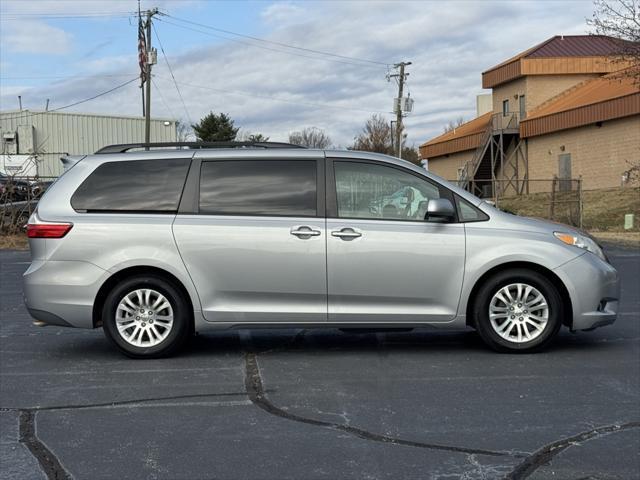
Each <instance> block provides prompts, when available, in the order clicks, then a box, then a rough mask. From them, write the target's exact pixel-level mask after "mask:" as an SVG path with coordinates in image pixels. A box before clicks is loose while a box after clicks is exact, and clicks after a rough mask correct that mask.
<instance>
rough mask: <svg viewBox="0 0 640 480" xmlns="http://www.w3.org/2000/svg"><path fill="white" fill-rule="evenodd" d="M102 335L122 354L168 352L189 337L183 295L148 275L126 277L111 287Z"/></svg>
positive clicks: (161, 354) (159, 354)
mask: <svg viewBox="0 0 640 480" xmlns="http://www.w3.org/2000/svg"><path fill="white" fill-rule="evenodd" d="M102 321H103V328H104V332H105V335H106V336H107V338H108V339H109V340H111V341H112V342H113V343H114V344H115V346H116V347H117V348H118V349H119V350H120V351H121V352H122V353H124V354H125V355H127V356H129V357H132V358H158V357H165V356H168V355H171V354H172V353H174V352H176V351H177V350H178V349H179V348H180V347H182V345H183V344H184V343H185V341H186V339H187V338H188V336H189V332H190V330H189V325H190V321H191V315H190V312H189V304H188V302H187V301H186V299H185V298H184V295H183V294H182V293H181V292H180V291H179V290H178V289H177V288H176V287H175V286H174V285H173V284H172V283H170V282H168V281H166V280H165V279H163V278H161V277H157V276H152V275H140V276H135V277H131V278H128V279H126V280H124V281H122V282H121V283H119V284H118V285H116V287H115V288H114V289H113V290H111V292H110V293H109V295H108V296H107V298H106V299H105V303H104V308H103V311H102Z"/></svg>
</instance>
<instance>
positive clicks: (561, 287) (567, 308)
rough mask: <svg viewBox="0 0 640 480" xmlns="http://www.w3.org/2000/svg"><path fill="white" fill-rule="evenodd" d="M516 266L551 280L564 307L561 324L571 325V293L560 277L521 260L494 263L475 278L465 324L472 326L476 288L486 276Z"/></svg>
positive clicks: (540, 266)
mask: <svg viewBox="0 0 640 480" xmlns="http://www.w3.org/2000/svg"><path fill="white" fill-rule="evenodd" d="M516 268H521V269H527V270H532V271H534V272H537V273H539V274H541V275H543V276H544V277H546V278H548V279H549V280H550V281H551V283H552V284H553V286H554V287H555V288H556V289H557V290H558V293H559V294H560V297H561V298H562V305H563V308H564V309H563V312H562V324H563V325H565V326H568V327H571V325H572V321H573V305H572V303H571V295H570V294H569V291H568V290H567V287H566V286H565V284H564V282H563V281H562V280H561V279H560V277H558V275H556V274H555V273H554V272H553V271H552V270H549V269H548V268H547V267H544V266H542V265H540V264H538V263H533V262H523V261H516V262H507V263H502V264H500V265H495V266H493V267H491V268H490V269H489V270H487V271H486V272H484V273H483V274H482V275H481V276H480V278H478V279H477V280H476V282H475V284H474V285H473V288H472V289H471V292H470V294H469V299H468V301H467V309H466V312H465V313H466V322H467V325H468V326H470V327H473V326H474V325H473V317H474V316H473V309H474V307H475V302H476V296H477V294H478V290H479V289H480V286H481V285H482V284H483V282H485V281H486V280H487V279H488V278H490V277H492V276H493V275H496V274H497V273H500V272H503V271H505V270H511V269H516Z"/></svg>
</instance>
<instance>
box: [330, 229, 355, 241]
mask: <svg viewBox="0 0 640 480" xmlns="http://www.w3.org/2000/svg"><path fill="white" fill-rule="evenodd" d="M331 236H332V237H338V238H342V239H345V240H349V239H352V238H358V237H361V236H362V234H361V233H360V232H356V231H355V230H354V229H353V228H343V229H342V230H335V231H333V232H331Z"/></svg>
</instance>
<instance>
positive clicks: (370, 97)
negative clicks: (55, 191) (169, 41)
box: [3, 2, 591, 146]
mask: <svg viewBox="0 0 640 480" xmlns="http://www.w3.org/2000/svg"><path fill="white" fill-rule="evenodd" d="M398 3H399V2H390V3H389V2H329V3H316V2H313V3H311V2H308V3H295V4H292V3H284V4H275V5H269V6H266V7H265V9H264V11H263V12H262V18H263V21H264V22H266V25H267V26H268V27H270V33H269V34H268V36H267V37H266V38H268V39H269V40H272V41H275V42H282V43H287V44H293V45H298V46H301V47H304V48H310V49H316V50H322V51H328V52H335V53H339V54H341V55H346V56H354V57H360V58H365V59H372V60H375V61H381V62H395V61H400V60H411V61H412V62H413V64H412V65H411V66H410V67H409V69H408V71H409V72H410V76H409V82H408V88H409V91H410V92H411V96H412V97H414V98H415V101H416V104H415V109H414V113H413V114H412V115H410V116H409V117H408V118H407V119H406V125H407V128H408V133H409V141H410V142H415V143H416V144H418V143H421V142H422V141H424V140H426V139H428V138H430V137H432V136H434V135H437V134H440V133H441V131H442V126H443V125H444V124H446V123H447V122H448V121H449V120H451V119H455V118H457V117H458V116H460V115H463V116H464V117H465V118H467V119H470V118H472V117H473V116H475V112H474V109H475V95H476V94H479V93H482V88H481V72H482V71H483V70H486V69H488V68H490V67H491V66H493V65H495V64H497V63H499V62H501V61H502V60H505V59H506V58H509V57H511V56H513V55H514V54H516V53H518V52H520V51H522V50H525V49H527V48H529V47H531V46H532V45H534V44H536V43H539V42H541V41H543V40H545V39H546V38H548V37H550V36H552V35H555V34H560V33H564V34H569V33H584V31H585V27H584V18H585V17H587V16H588V15H589V14H590V10H591V5H590V4H588V3H576V2H564V3H563V2H517V3H509V2H498V3H493V2H447V3H444V2H437V3H436V2H411V3H402V4H401V5H398ZM182 16H184V15H182ZM285 20H286V21H285ZM185 35H194V36H197V38H200V39H201V40H202V45H203V46H202V48H200V49H198V50H197V51H191V52H188V53H187V54H184V55H179V56H173V55H172V52H171V51H170V50H169V49H167V53H168V54H169V55H170V57H169V59H170V61H171V63H172V66H173V69H174V73H175V76H176V78H177V79H178V81H179V82H180V83H182V84H183V85H181V86H180V90H181V92H182V94H183V97H184V100H185V103H186V106H187V109H188V111H189V113H190V116H191V118H192V120H194V121H197V120H198V119H199V118H201V117H202V116H203V115H204V114H206V113H208V112H209V111H210V110H213V111H222V112H227V113H229V114H230V115H231V117H232V118H234V119H235V120H236V124H237V125H238V126H240V127H242V128H243V130H247V131H251V132H255V133H258V132H259V133H263V134H265V135H267V136H270V137H271V139H272V140H274V141H276V140H286V139H287V135H288V133H289V132H290V131H293V130H298V129H300V128H303V127H305V126H317V127H319V128H323V129H325V130H326V131H327V132H328V133H329V135H330V136H331V138H332V139H333V140H334V142H335V143H336V144H339V145H343V146H346V145H348V144H350V143H351V142H352V140H353V137H354V136H355V135H356V134H357V133H359V131H360V129H361V128H362V126H363V125H364V123H365V121H366V119H367V118H368V117H369V116H370V115H371V113H372V112H374V111H385V112H388V111H390V110H391V100H392V98H393V97H394V96H395V93H396V91H395V85H394V84H392V83H387V82H386V80H385V73H386V72H385V68H384V67H383V66H381V65H373V64H371V65H369V64H366V63H363V64H361V65H360V66H356V65H345V64H342V63H332V62H327V61H321V60H317V59H316V60H312V59H310V58H306V57H307V56H315V57H318V55H314V54H312V53H310V52H305V51H300V50H290V53H295V54H296V55H287V54H283V53H280V52H275V51H272V50H270V49H276V50H278V49H281V48H280V47H277V46H274V45H262V46H263V47H266V48H262V49H261V48H255V47H250V46H247V45H243V44H238V43H231V42H230V43H223V44H220V43H219V39H217V40H215V45H214V40H213V39H212V38H210V37H207V36H205V35H202V36H200V34H198V33H194V32H188V31H185ZM209 40H211V42H209ZM165 48H167V45H165ZM122 58H123V59H122V62H123V63H122V64H121V63H120V60H117V61H115V62H114V60H113V59H102V61H99V63H96V64H95V65H93V68H95V69H99V70H100V71H103V72H108V71H109V68H112V69H113V70H112V73H121V72H132V71H134V72H135V71H136V70H137V66H136V61H135V58H133V56H131V60H130V65H128V64H127V63H126V60H125V58H129V57H122ZM333 59H334V60H337V61H346V62H348V60H346V59H340V58H333ZM112 63H113V64H112ZM111 64H112V65H111ZM120 65H122V67H120ZM154 73H155V74H156V75H157V77H156V83H157V85H158V86H159V88H160V89H161V90H162V96H163V97H164V99H165V101H166V102H167V103H168V104H169V109H167V108H166V107H165V106H164V104H163V102H162V101H161V98H160V96H159V95H158V94H157V92H156V91H155V89H154V93H153V109H152V112H153V114H154V115H155V114H157V115H160V116H163V117H166V116H170V115H178V116H180V117H184V118H185V119H186V114H185V113H184V109H183V107H182V103H181V101H180V99H179V97H178V95H177V92H176V91H175V87H174V86H173V82H172V81H171V79H170V75H169V72H168V71H167V69H166V66H165V64H164V61H163V60H162V59H161V58H160V59H159V62H158V65H157V66H156V67H154ZM124 80H125V79H122V80H121V79H114V78H105V79H101V80H100V81H95V82H94V81H92V82H90V83H88V82H83V81H66V82H62V83H60V84H57V85H55V87H54V88H51V87H49V88H42V89H39V91H38V89H33V91H31V92H30V94H29V96H30V98H32V97H37V96H38V95H40V96H41V97H42V98H46V96H48V97H50V98H52V106H55V105H63V104H65V103H70V102H72V101H76V100H78V99H81V98H86V97H89V96H91V95H93V94H95V93H96V92H99V91H103V90H107V89H109V88H111V87H113V86H114V85H116V84H118V83H119V82H121V81H124ZM185 84H192V85H200V86H204V87H207V88H209V90H207V89H205V88H196V87H193V86H187V85H185ZM232 92H246V93H250V94H254V95H257V96H266V97H277V98H279V99H283V100H287V102H284V101H282V102H281V101H273V100H269V99H267V98H256V97H251V96H243V95H238V94H236V93H232ZM3 94H4V92H3ZM34 102H36V103H37V102H38V99H37V98H35V99H34ZM54 104H55V105H54ZM309 104H323V105H331V106H333V107H336V108H323V107H321V106H311V105H309ZM52 108H53V107H52ZM78 108H79V109H82V110H85V111H98V112H100V111H102V112H110V113H121V114H133V115H135V114H140V91H139V89H138V88H136V87H135V84H131V85H130V86H128V87H126V88H125V89H123V90H121V91H118V92H114V93H113V94H111V95H108V96H105V97H102V98H100V99H97V100H95V101H93V102H91V103H87V104H86V105H82V106H81V107H78ZM387 118H388V119H389V120H391V119H392V115H390V114H389V115H387Z"/></svg>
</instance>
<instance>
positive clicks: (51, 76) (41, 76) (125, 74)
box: [0, 73, 133, 80]
mask: <svg viewBox="0 0 640 480" xmlns="http://www.w3.org/2000/svg"><path fill="white" fill-rule="evenodd" d="M131 75H133V73H119V74H115V73H114V74H106V73H105V74H96V75H27V76H17V77H13V76H10V77H0V80H38V79H41V78H42V79H46V78H117V77H131Z"/></svg>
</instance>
